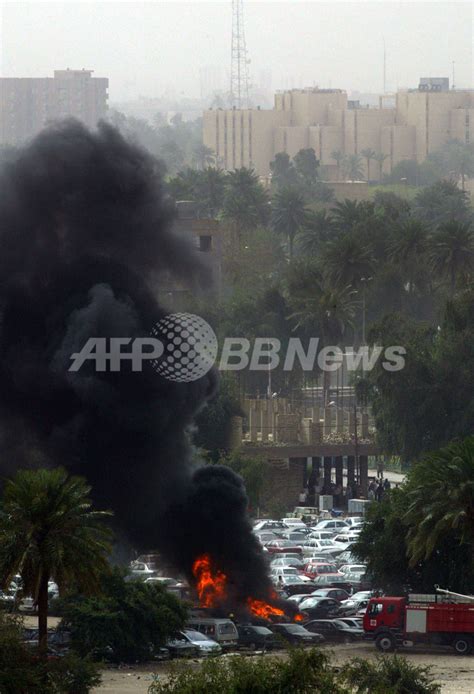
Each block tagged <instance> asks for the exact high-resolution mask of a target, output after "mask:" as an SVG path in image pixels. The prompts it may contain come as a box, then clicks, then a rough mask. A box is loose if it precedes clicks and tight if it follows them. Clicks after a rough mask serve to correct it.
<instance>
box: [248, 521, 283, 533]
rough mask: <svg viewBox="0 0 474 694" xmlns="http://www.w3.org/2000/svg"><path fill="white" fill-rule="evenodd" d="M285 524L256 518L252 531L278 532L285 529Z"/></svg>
mask: <svg viewBox="0 0 474 694" xmlns="http://www.w3.org/2000/svg"><path fill="white" fill-rule="evenodd" d="M286 528H287V526H286V525H283V523H282V522H281V521H277V520H269V519H268V518H267V519H263V520H258V521H256V522H255V525H254V526H253V531H254V533H258V532H260V531H261V530H266V531H269V532H274V531H276V532H280V531H281V530H286Z"/></svg>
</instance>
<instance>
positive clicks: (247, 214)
mask: <svg viewBox="0 0 474 694" xmlns="http://www.w3.org/2000/svg"><path fill="white" fill-rule="evenodd" d="M268 212H269V205H268V196H267V193H266V191H265V189H264V188H263V186H262V185H261V183H260V181H259V178H258V176H257V174H256V173H255V171H253V170H251V169H246V168H245V167H242V168H241V169H235V170H234V171H231V172H230V173H228V174H227V176H226V190H225V196H224V203H223V207H222V218H223V219H224V221H226V222H228V223H229V224H230V225H231V227H233V229H234V230H235V232H236V235H237V239H238V243H239V246H240V241H241V237H242V233H243V232H246V231H250V230H251V229H254V228H256V227H258V226H261V225H264V224H265V223H266V222H267V219H268Z"/></svg>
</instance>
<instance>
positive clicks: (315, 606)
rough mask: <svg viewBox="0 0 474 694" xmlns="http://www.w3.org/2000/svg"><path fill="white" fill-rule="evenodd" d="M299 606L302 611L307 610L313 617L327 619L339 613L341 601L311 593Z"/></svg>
mask: <svg viewBox="0 0 474 694" xmlns="http://www.w3.org/2000/svg"><path fill="white" fill-rule="evenodd" d="M298 607H299V609H300V610H301V612H306V614H307V615H308V616H309V617H310V618H311V619H318V618H319V619H326V618H328V617H335V616H336V615H337V614H339V602H338V601H337V600H334V599H333V598H324V597H321V596H318V595H312V594H311V595H309V596H308V598H307V599H306V600H302V601H301V602H300V604H299V606H298Z"/></svg>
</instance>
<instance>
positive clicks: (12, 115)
mask: <svg viewBox="0 0 474 694" xmlns="http://www.w3.org/2000/svg"><path fill="white" fill-rule="evenodd" d="M108 86H109V81H108V79H106V78H102V77H99V78H98V77H93V76H92V70H55V72H54V77H41V78H30V77H2V78H0V145H19V144H21V143H22V142H25V140H28V139H29V138H31V137H33V136H34V135H36V134H37V133H38V132H39V131H40V130H41V129H42V128H43V127H44V126H45V125H46V123H48V122H49V121H54V120H60V119H62V118H67V117H74V118H77V119H79V120H81V121H82V122H83V123H85V125H87V126H89V127H91V128H92V127H95V126H96V125H97V121H98V120H100V119H101V118H103V117H104V116H105V114H106V112H107V98H108V94H107V89H108Z"/></svg>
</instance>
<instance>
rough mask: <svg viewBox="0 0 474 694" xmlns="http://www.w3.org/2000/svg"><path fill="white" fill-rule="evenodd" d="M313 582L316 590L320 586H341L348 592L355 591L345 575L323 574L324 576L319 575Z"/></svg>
mask: <svg viewBox="0 0 474 694" xmlns="http://www.w3.org/2000/svg"><path fill="white" fill-rule="evenodd" d="M313 583H314V589H315V590H317V589H318V588H341V589H342V590H345V591H346V593H349V594H352V593H353V587H352V583H351V582H350V581H348V580H347V578H346V577H345V576H344V575H336V576H335V575H333V574H326V575H324V574H323V575H322V576H317V577H316V578H315V579H314V581H313Z"/></svg>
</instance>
